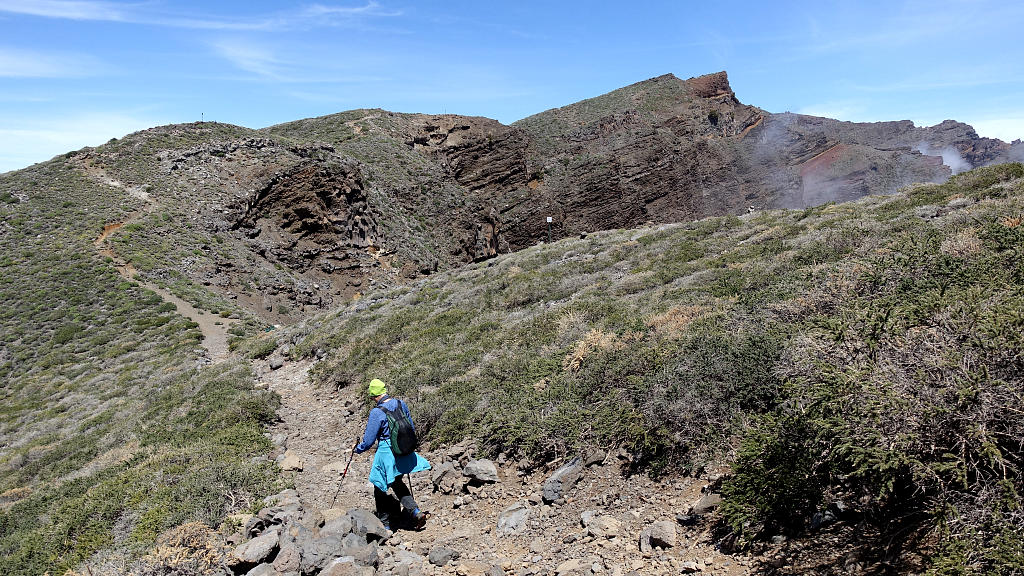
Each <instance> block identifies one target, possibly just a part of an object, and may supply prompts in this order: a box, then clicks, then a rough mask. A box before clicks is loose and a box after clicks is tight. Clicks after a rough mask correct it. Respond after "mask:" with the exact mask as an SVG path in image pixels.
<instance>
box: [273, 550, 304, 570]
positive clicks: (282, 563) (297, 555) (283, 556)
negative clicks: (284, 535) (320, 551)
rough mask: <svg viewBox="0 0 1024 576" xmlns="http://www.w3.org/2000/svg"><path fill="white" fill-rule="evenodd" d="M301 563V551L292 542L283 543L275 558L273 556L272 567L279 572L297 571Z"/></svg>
mask: <svg viewBox="0 0 1024 576" xmlns="http://www.w3.org/2000/svg"><path fill="white" fill-rule="evenodd" d="M301 565H302V552H301V551H300V550H299V547H298V546H296V545H295V544H294V543H287V544H283V545H282V546H281V551H280V552H278V553H277V558H274V569H275V570H277V571H278V572H280V573H281V574H287V573H288V572H298V571H299V568H300V567H301Z"/></svg>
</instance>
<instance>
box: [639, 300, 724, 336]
mask: <svg viewBox="0 0 1024 576" xmlns="http://www.w3.org/2000/svg"><path fill="white" fill-rule="evenodd" d="M710 314H711V309H710V308H709V307H707V306H702V305H700V304H693V305H686V306H673V307H672V308H669V309H668V311H666V312H665V313H663V314H658V315H656V316H652V317H651V318H650V319H649V320H648V321H647V325H648V326H650V327H651V329H652V330H654V331H655V332H656V333H658V334H660V335H662V336H666V337H669V338H675V337H679V336H682V335H683V334H685V333H686V328H687V327H688V326H689V325H690V324H692V323H693V322H694V321H695V320H701V319H704V318H707V317H708V316H709V315H710Z"/></svg>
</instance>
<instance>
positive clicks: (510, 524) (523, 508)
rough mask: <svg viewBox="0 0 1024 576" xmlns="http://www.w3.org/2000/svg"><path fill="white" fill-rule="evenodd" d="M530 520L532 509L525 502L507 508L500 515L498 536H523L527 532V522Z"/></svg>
mask: <svg viewBox="0 0 1024 576" xmlns="http://www.w3.org/2000/svg"><path fill="white" fill-rule="evenodd" d="M529 518H530V507H529V506H527V505H526V504H525V503H523V502H516V503H515V504H513V505H511V506H509V507H508V508H505V509H504V510H502V511H501V514H499V515H498V535H499V536H512V535H515V534H522V533H523V531H525V530H526V521H527V520H529Z"/></svg>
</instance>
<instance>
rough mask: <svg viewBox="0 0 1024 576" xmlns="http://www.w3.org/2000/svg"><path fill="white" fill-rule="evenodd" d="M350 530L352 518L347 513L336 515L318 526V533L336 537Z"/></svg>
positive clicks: (341, 536)
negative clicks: (321, 525)
mask: <svg viewBox="0 0 1024 576" xmlns="http://www.w3.org/2000/svg"><path fill="white" fill-rule="evenodd" d="M351 531H352V518H351V517H350V516H348V515H347V514H346V515H345V516H338V517H336V518H334V519H333V520H331V521H329V522H327V523H326V524H324V525H323V527H321V528H320V535H321V536H327V535H334V536H337V537H338V538H343V537H344V536H345V535H346V534H348V533H349V532H351Z"/></svg>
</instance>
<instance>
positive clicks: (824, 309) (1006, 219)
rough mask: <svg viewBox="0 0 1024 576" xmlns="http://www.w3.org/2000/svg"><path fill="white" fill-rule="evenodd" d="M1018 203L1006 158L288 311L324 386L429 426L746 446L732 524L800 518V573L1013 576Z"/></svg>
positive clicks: (576, 449)
mask: <svg viewBox="0 0 1024 576" xmlns="http://www.w3.org/2000/svg"><path fill="white" fill-rule="evenodd" d="M1022 215H1024V166H1021V165H1020V164H1010V165H1004V166H997V167H992V168H987V169H980V170H976V171H974V172H969V173H965V174H962V175H959V176H956V177H954V178H953V179H952V180H951V181H950V182H949V183H947V184H944V185H927V186H919V187H915V188H912V189H910V190H908V191H907V192H905V193H900V194H897V195H895V196H891V197H884V198H872V199H868V200H861V201H858V202H855V203H850V204H843V205H829V206H824V207H818V208H812V209H807V210H804V211H769V212H758V213H755V214H752V215H749V216H745V217H743V218H742V219H739V218H735V217H722V218H714V219H706V220H702V221H699V222H696V223H692V224H681V225H665V226H660V227H657V228H642V229H637V230H629V231H612V232H604V233H598V234H593V235H589V236H587V237H586V238H584V239H574V240H565V241H562V242H559V243H556V244H553V245H545V246H540V247H534V248H530V249H527V250H524V251H522V252H520V253H517V254H514V255H511V256H507V257H504V256H503V257H500V258H498V259H496V260H492V261H490V262H488V263H486V264H477V265H472V266H469V267H467V268H465V269H462V270H459V271H456V272H453V273H446V274H443V275H440V276H438V277H436V278H431V279H428V280H425V281H422V282H419V283H417V284H416V285H414V286H411V287H405V288H401V289H397V290H393V291H390V292H381V293H374V294H370V295H368V296H367V298H366V299H365V300H363V301H360V302H358V303H355V304H352V305H350V306H348V307H346V308H345V309H342V310H339V311H338V312H335V313H333V314H331V315H328V316H325V317H318V318H315V319H312V320H310V321H308V322H307V323H305V325H304V326H300V327H298V328H295V329H293V330H290V331H289V334H290V335H291V341H292V342H297V346H296V347H294V348H293V349H292V354H293V356H297V357H302V356H310V357H313V356H315V357H318V358H323V360H321V361H320V362H319V363H318V364H317V365H316V366H314V368H313V372H314V374H316V375H318V379H319V382H320V384H321V386H323V387H324V388H325V389H334V388H336V387H346V386H360V385H361V384H360V383H361V382H363V381H364V380H365V379H366V378H368V377H370V376H371V375H372V376H374V377H380V378H383V379H384V380H386V381H388V382H389V383H391V384H392V386H393V387H394V389H395V390H396V392H397V393H398V394H400V395H402V396H403V397H407V398H410V399H411V401H412V404H413V405H415V406H416V407H417V421H418V422H419V423H420V426H421V428H422V429H423V430H424V431H426V432H427V434H428V437H429V438H431V439H432V440H433V442H434V443H451V442H457V441H459V440H462V439H463V438H464V437H466V436H470V437H473V438H475V439H476V440H477V441H478V442H479V445H480V446H481V448H482V449H483V450H485V451H486V452H487V453H489V454H490V455H491V456H496V457H497V458H498V459H499V460H502V461H504V460H510V461H515V460H517V459H524V460H525V461H526V462H527V463H529V465H527V466H526V468H527V469H529V468H531V467H532V466H533V465H540V464H542V463H544V462H550V461H560V459H562V458H566V457H569V456H571V455H573V454H576V453H586V452H587V451H588V449H591V450H592V449H595V448H596V449H608V448H610V447H611V448H614V447H623V448H624V449H625V450H626V451H627V452H628V454H629V455H630V461H631V464H632V466H633V468H634V469H635V470H648V471H653V472H655V473H660V474H669V475H670V476H671V475H676V474H680V473H685V472H687V471H699V470H702V469H704V467H705V466H710V465H712V464H714V463H717V462H720V461H721V460H722V459H724V460H726V461H733V458H734V457H735V460H734V466H733V476H732V478H731V479H729V480H727V481H726V486H725V495H726V502H725V505H724V516H723V524H722V525H721V526H720V532H719V538H721V540H720V542H719V544H720V545H722V546H725V547H726V549H737V548H742V547H745V546H754V547H755V549H762V548H760V547H761V546H763V545H762V544H758V542H761V541H762V540H763V539H767V538H768V537H771V536H787V537H791V538H793V537H796V538H798V539H797V540H795V541H794V542H793V543H792V544H791V545H786V546H784V547H783V549H782V550H780V551H778V553H779V554H780V557H785V558H788V559H787V560H786V562H787V563H789V564H791V565H792V566H793V568H792V569H791V570H790V571H791V572H793V573H799V572H801V571H806V572H809V573H822V572H829V573H832V572H838V571H839V570H840V568H837V567H841V566H842V565H843V562H857V563H861V564H862V565H865V566H871V570H870V571H871V572H878V573H880V572H884V571H887V570H893V571H895V572H897V573H910V572H918V571H920V570H923V569H926V568H929V567H931V568H933V569H934V570H935V571H936V573H943V572H944V571H945V570H949V569H953V567H956V569H957V570H961V571H962V572H960V573H970V574H982V573H1003V574H1010V573H1015V571H1019V570H1021V569H1022V566H1021V564H1020V557H1019V555H1015V554H1013V553H1012V552H1011V551H1012V550H1019V549H1020V546H1021V545H1022V544H1024V542H1021V534H1024V530H1022V529H1024V524H1021V516H1020V514H1019V508H1018V504H1017V503H1016V499H1015V496H1014V495H1015V494H1017V493H1019V491H1020V490H1021V489H1022V488H1024V486H1022V477H1021V465H1022V464H1024V462H1022V458H1024V452H1022V450H1021V444H1020V442H1021V439H1022V438H1024V428H1022V427H1021V420H1020V419H1019V418H1017V417H1016V415H1017V414H1019V412H1020V411H1021V410H1022V409H1024V405H1022V404H1021V401H1022V398H1021V395H1020V390H1021V387H1022V385H1024V382H1022V381H1021V374H1024V372H1022V371H1021V368H1022V366H1021V358H1022V351H1024V340H1022V338H1021V334H1022V333H1024V332H1022V331H1021V327H1022V326H1021V318H1022V317H1024V292H1022V290H1021V287H1022V286H1024V283H1022V282H1021V280H1022V279H1024V268H1022V263H1021V260H1020V258H1019V251H1020V250H1021V249H1022V248H1024V233H1022V230H1024V224H1022ZM736 438H742V444H741V445H740V446H739V450H738V454H737V453H735V452H733V451H734V450H736V448H737V444H736V443H734V440H735V439H736ZM521 466H523V465H521ZM826 515H827V516H828V517H829V519H828V520H827V521H823V520H822V518H825V517H826ZM823 522H824V524H828V523H830V522H831V523H834V525H832V526H831V527H830V528H829V529H828V530H827V531H822V528H821V526H822V525H823ZM851 559H852V560H851Z"/></svg>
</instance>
